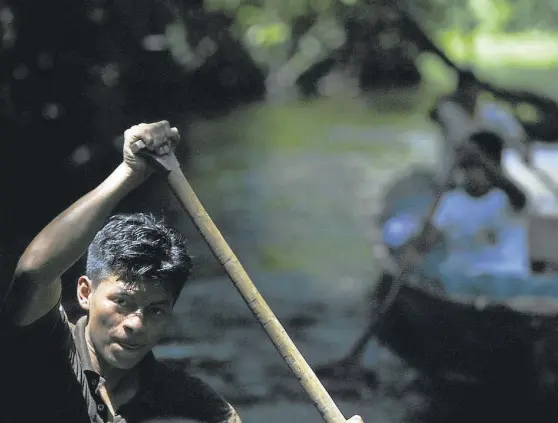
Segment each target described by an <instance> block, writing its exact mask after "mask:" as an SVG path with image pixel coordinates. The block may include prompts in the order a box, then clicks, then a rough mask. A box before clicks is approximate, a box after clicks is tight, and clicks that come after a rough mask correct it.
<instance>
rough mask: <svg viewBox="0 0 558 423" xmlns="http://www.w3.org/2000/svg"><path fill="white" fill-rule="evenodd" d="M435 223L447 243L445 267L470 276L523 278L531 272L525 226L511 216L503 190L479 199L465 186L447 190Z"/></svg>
mask: <svg viewBox="0 0 558 423" xmlns="http://www.w3.org/2000/svg"><path fill="white" fill-rule="evenodd" d="M433 224H434V225H435V226H436V227H437V228H438V229H439V230H440V231H442V233H443V234H444V236H445V239H446V242H447V251H448V256H447V258H446V260H445V262H444V263H443V264H442V266H443V267H444V268H445V270H447V271H449V272H458V273H463V274H466V275H469V276H479V275H496V274H497V275H499V276H502V275H510V276H518V277H523V276H525V275H527V274H528V273H529V256H528V243H527V229H526V225H525V224H524V223H523V222H522V220H521V219H518V218H517V217H514V216H513V215H512V212H511V209H510V205H509V200H508V197H507V195H506V194H505V192H504V191H502V190H501V189H499V188H495V189H492V190H491V191H489V192H488V193H487V194H485V195H483V196H482V197H478V198H476V197H472V196H470V195H469V194H467V193H466V192H465V191H464V190H462V189H455V190H452V191H448V192H447V193H445V194H444V195H443V197H442V199H441V201H440V205H439V206H438V209H437V210H436V213H435V215H434V218H433Z"/></svg>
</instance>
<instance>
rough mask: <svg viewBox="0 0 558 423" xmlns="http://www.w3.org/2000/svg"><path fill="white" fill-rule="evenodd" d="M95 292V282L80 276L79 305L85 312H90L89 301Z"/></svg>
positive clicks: (78, 284) (78, 288) (78, 287)
mask: <svg viewBox="0 0 558 423" xmlns="http://www.w3.org/2000/svg"><path fill="white" fill-rule="evenodd" d="M92 292H93V281H92V280H91V279H89V278H88V277H87V276H80V277H79V279H78V283H77V298H78V302H79V305H80V307H81V308H82V309H84V310H85V311H89V301H90V299H91V293H92Z"/></svg>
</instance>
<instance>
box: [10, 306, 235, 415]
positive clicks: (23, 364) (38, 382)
mask: <svg viewBox="0 0 558 423" xmlns="http://www.w3.org/2000/svg"><path fill="white" fill-rule="evenodd" d="M86 319H87V318H86V317H82V318H81V319H80V320H78V322H77V323H76V325H72V324H71V323H69V321H68V319H67V317H66V313H65V312H64V310H63V308H62V307H55V308H54V309H53V310H52V311H50V312H49V313H48V314H47V315H45V316H44V317H42V318H41V319H39V320H38V321H36V322H35V323H33V324H32V325H30V326H27V327H23V328H17V329H16V328H13V327H9V326H8V325H6V324H5V322H4V324H3V326H2V324H0V346H1V351H0V354H1V356H0V366H2V368H0V374H1V375H3V380H2V383H1V384H0V386H1V388H0V398H1V399H0V403H1V404H3V405H2V407H1V409H0V421H1V422H3V423H12V422H13V423H15V422H17V423H27V422H29V423H32V422H33V423H35V422H39V421H44V422H57V423H65V422H68V423H89V422H92V423H103V422H106V421H107V418H108V409H107V406H106V404H105V403H104V402H103V400H102V399H101V396H100V395H99V392H98V387H99V382H102V378H101V376H100V375H99V374H98V373H97V372H95V370H93V366H92V364H91V360H90V356H89V353H88V351H87V345H86V341H85V326H86V323H87V320H86ZM138 366H139V375H140V388H139V391H138V393H137V394H136V396H135V397H134V398H133V399H132V400H131V401H129V402H128V403H127V404H124V405H123V406H121V407H120V408H119V409H118V410H116V414H117V416H116V418H115V422H120V423H140V422H148V421H151V420H156V419H165V418H181V419H189V420H194V421H200V422H207V423H221V422H223V423H225V422H226V423H233V422H234V423H237V422H240V419H239V418H238V415H237V414H236V412H235V410H234V409H233V408H232V407H231V406H230V404H228V403H227V402H226V401H225V400H224V399H223V398H222V397H221V396H219V395H218V394H217V393H216V392H215V391H213V390H212V389H211V388H210V387H209V386H208V385H207V384H205V383H204V382H202V381H201V380H200V379H198V378H196V377H193V376H190V375H188V374H186V373H185V372H183V371H177V370H173V369H171V368H170V367H168V366H167V365H166V364H164V363H162V362H160V361H158V360H156V359H155V357H154V356H153V353H149V354H148V355H147V356H146V357H145V358H144V359H143V361H142V362H141V363H140V364H139V365H138Z"/></svg>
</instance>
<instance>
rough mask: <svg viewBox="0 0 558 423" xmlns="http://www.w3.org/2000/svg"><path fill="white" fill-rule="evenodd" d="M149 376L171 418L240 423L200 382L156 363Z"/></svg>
mask: <svg viewBox="0 0 558 423" xmlns="http://www.w3.org/2000/svg"><path fill="white" fill-rule="evenodd" d="M151 374H152V378H153V380H151V383H152V388H154V389H155V391H156V392H157V397H158V401H161V402H163V403H166V404H167V406H168V407H169V408H170V410H169V411H170V412H171V414H174V415H179V416H181V417H187V418H193V419H195V420H199V421H204V422H211V423H221V422H222V423H240V419H239V418H238V414H237V413H236V411H235V409H234V408H233V407H232V406H231V405H230V404H229V403H228V402H227V401H226V400H225V399H224V398H223V397H222V396H221V395H220V394H219V393H217V391H215V390H214V389H213V388H212V387H211V386H209V384H208V383H206V382H204V381H203V380H202V379H201V378H199V377H197V376H193V375H191V374H190V373H188V371H186V370H184V369H181V368H178V367H175V366H172V365H169V364H167V363H165V362H163V361H160V360H157V359H155V360H154V361H153V372H152V373H151Z"/></svg>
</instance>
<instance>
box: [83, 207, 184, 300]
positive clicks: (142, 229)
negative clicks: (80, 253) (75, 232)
mask: <svg viewBox="0 0 558 423" xmlns="http://www.w3.org/2000/svg"><path fill="white" fill-rule="evenodd" d="M191 269H192V260H191V258H190V256H189V254H188V249H187V242H186V239H185V238H184V236H183V235H182V234H181V233H180V232H178V231H177V230H175V229H173V228H171V227H169V226H167V225H166V224H165V222H164V221H163V219H157V218H156V217H155V216H153V215H152V214H146V213H133V214H118V215H115V216H113V217H112V218H110V219H109V220H108V222H107V223H106V224H105V226H104V227H103V228H102V229H101V230H100V231H99V232H97V234H96V235H95V238H94V239H93V242H92V243H91V245H90V246H89V249H88V251H87V265H86V275H87V276H88V277H89V278H90V279H91V280H92V281H93V284H94V286H95V284H98V283H99V282H101V281H102V280H103V279H106V278H107V277H109V276H116V277H117V278H118V279H121V280H123V281H126V282H129V283H131V284H134V283H138V282H149V281H155V280H156V281H160V282H163V284H164V285H165V287H167V288H168V289H169V290H170V292H171V293H172V295H173V297H174V299H175V300H176V299H177V298H178V295H179V294H180V291H181V290H182V288H183V287H184V284H185V283H186V280H187V279H188V277H189V276H190V272H191Z"/></svg>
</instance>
